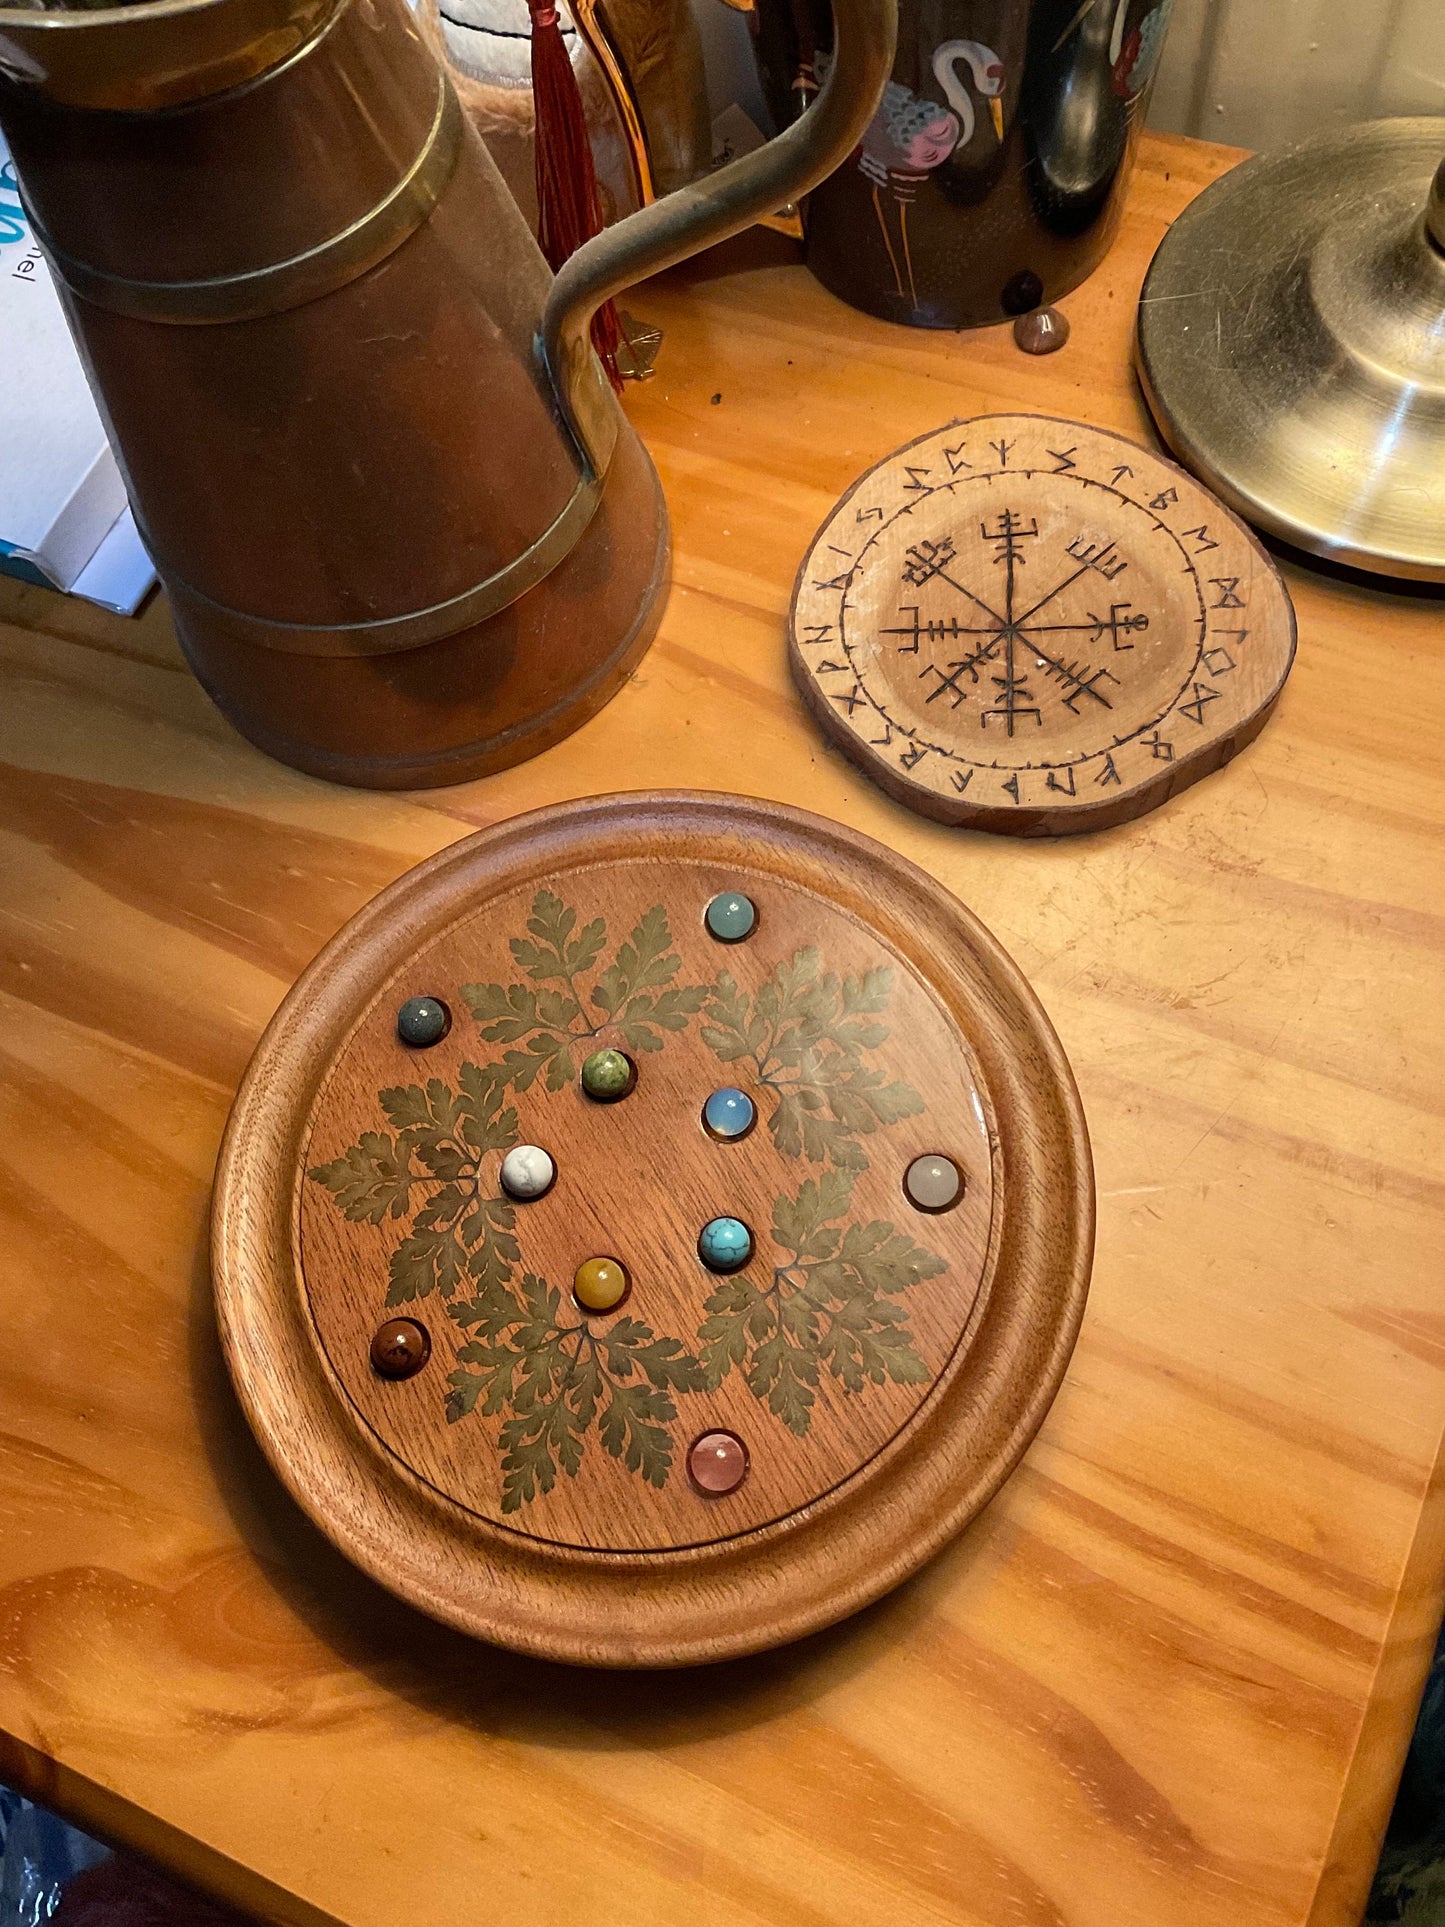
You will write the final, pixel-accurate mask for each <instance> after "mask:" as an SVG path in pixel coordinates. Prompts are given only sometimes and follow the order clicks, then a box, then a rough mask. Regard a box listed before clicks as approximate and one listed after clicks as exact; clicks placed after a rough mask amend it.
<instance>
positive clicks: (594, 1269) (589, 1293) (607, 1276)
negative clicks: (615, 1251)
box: [572, 1258, 631, 1311]
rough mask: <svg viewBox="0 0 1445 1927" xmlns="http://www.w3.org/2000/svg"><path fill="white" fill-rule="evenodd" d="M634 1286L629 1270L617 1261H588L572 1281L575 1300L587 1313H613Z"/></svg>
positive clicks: (590, 1259)
mask: <svg viewBox="0 0 1445 1927" xmlns="http://www.w3.org/2000/svg"><path fill="white" fill-rule="evenodd" d="M630 1283H631V1280H630V1279H629V1278H628V1276H627V1268H626V1266H624V1265H620V1264H619V1263H618V1262H617V1260H616V1259H615V1258H586V1259H584V1260H583V1262H582V1263H581V1264H580V1265H578V1267H577V1271H576V1274H575V1276H574V1277H573V1279H572V1296H573V1297H574V1298H575V1299H576V1300H577V1303H578V1304H579V1305H580V1306H581V1307H582V1309H583V1311H613V1310H615V1309H616V1307H617V1306H618V1305H620V1304H621V1303H622V1301H623V1299H624V1298H625V1297H626V1296H627V1290H628V1286H629V1285H630Z"/></svg>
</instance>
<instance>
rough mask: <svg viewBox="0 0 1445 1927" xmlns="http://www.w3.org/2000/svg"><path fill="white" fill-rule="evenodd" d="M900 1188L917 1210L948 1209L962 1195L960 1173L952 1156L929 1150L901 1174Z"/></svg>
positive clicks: (950, 1208)
mask: <svg viewBox="0 0 1445 1927" xmlns="http://www.w3.org/2000/svg"><path fill="white" fill-rule="evenodd" d="M903 1191H904V1195H905V1196H906V1197H907V1199H908V1202H909V1203H910V1204H911V1205H912V1206H913V1207H914V1209H915V1210H918V1211H951V1210H952V1209H953V1207H954V1205H956V1204H957V1203H958V1201H959V1199H960V1198H961V1197H962V1196H963V1173H962V1171H960V1170H959V1168H958V1166H957V1165H956V1164H955V1163H954V1161H953V1159H952V1158H948V1157H944V1156H943V1154H942V1153H941V1152H938V1151H930V1152H929V1153H928V1154H927V1156H925V1157H921V1158H915V1159H914V1160H913V1162H912V1164H910V1165H909V1167H908V1169H907V1170H906V1171H905V1172H904V1173H903Z"/></svg>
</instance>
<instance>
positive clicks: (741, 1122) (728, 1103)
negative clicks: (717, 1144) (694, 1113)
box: [702, 1084, 758, 1138]
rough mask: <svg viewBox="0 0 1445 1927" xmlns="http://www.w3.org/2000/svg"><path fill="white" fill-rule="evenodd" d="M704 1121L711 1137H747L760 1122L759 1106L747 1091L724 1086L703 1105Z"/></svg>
mask: <svg viewBox="0 0 1445 1927" xmlns="http://www.w3.org/2000/svg"><path fill="white" fill-rule="evenodd" d="M702 1121H703V1125H704V1128H705V1129H706V1130H707V1132H708V1135H709V1136H710V1137H717V1138H739V1137H746V1136H747V1134H748V1132H749V1131H750V1130H751V1129H752V1128H753V1126H754V1124H756V1123H757V1121H758V1112H757V1106H756V1105H755V1104H754V1103H753V1100H752V1099H751V1098H750V1097H749V1096H748V1094H747V1092H746V1091H740V1090H738V1089H736V1088H735V1087H734V1086H733V1085H731V1084H724V1085H723V1086H722V1088H721V1089H720V1090H716V1091H714V1092H713V1094H712V1096H711V1097H710V1098H709V1099H708V1101H707V1103H706V1104H704V1105H703V1107H702Z"/></svg>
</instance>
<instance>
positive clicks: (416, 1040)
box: [396, 997, 452, 1050]
mask: <svg viewBox="0 0 1445 1927" xmlns="http://www.w3.org/2000/svg"><path fill="white" fill-rule="evenodd" d="M451 1027H452V1014H451V1012H450V1011H449V1010H448V1009H447V1007H446V1005H445V1004H444V1003H443V1002H442V1000H441V998H440V997H408V998H407V1000H406V1002H405V1003H404V1004H403V1005H402V1007H401V1009H400V1010H399V1011H398V1012H397V1013H396V1034H397V1036H398V1037H399V1038H400V1039H401V1041H402V1043H403V1044H405V1045H407V1047H408V1048H409V1049H411V1050H426V1049H427V1048H428V1047H429V1046H430V1045H432V1044H439V1043H440V1042H441V1041H442V1039H443V1038H444V1037H445V1036H446V1034H447V1032H448V1031H449V1030H450V1029H451Z"/></svg>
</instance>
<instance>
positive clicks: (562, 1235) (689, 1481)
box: [213, 793, 1093, 1666]
mask: <svg viewBox="0 0 1445 1927" xmlns="http://www.w3.org/2000/svg"><path fill="white" fill-rule="evenodd" d="M1092 1234H1093V1180H1092V1171H1091V1166H1090V1160H1089V1151H1088V1142H1087V1138H1086V1135H1085V1130H1084V1123H1083V1117H1082V1114H1081V1112H1080V1108H1079V1101H1078V1097H1077V1094H1076V1092H1075V1090H1074V1086H1073V1081H1072V1078H1071V1077H1070V1074H1069V1069H1068V1065H1067V1063H1066V1062H1065V1060H1064V1057H1063V1053H1062V1051H1061V1049H1060V1047H1059V1044H1058V1040H1057V1039H1056V1038H1055V1036H1054V1034H1053V1032H1052V1030H1051V1029H1050V1028H1049V1025H1048V1021H1047V1019H1046V1018H1045V1017H1044V1015H1043V1013H1042V1012H1041V1010H1040V1009H1039V1006H1038V1004H1037V1002H1036V1001H1035V999H1034V997H1033V994H1032V993H1031V991H1030V990H1029V988H1028V986H1027V984H1026V983H1025V982H1024V980H1023V978H1022V977H1021V976H1020V975H1019V973H1018V971H1017V970H1016V968H1015V967H1014V965H1013V964H1012V963H1011V962H1010V961H1009V959H1008V958H1007V957H1006V956H1005V955H1004V953H1003V952H1002V951H1001V950H1000V949H999V947H998V945H997V944H996V943H995V942H994V941H993V939H992V938H991V937H990V936H989V935H988V933H987V932H986V931H985V930H984V929H983V928H982V927H981V925H980V924H979V923H978V922H977V921H976V920H975V919H974V917H972V916H971V915H970V913H969V912H968V911H967V910H965V909H964V908H963V907H962V906H961V905H960V904H959V903H958V902H956V901H955V899H954V898H952V897H951V896H950V895H949V894H948V893H947V892H946V891H945V890H943V889H942V888H941V887H940V886H939V885H938V884H936V883H934V882H933V881H932V880H931V879H930V878H928V877H927V876H925V875H924V874H923V873H922V872H921V871H919V870H917V869H915V868H914V867H913V866H912V865H911V864H908V863H906V862H905V861H903V859H902V858H900V857H898V856H895V855H894V854H892V852H890V851H888V850H886V849H884V848H882V847H881V846H879V845H877V844H874V843H871V842H869V841H868V840H866V839H865V838H862V837H860V836H857V835H854V834H852V833H851V832H849V831H846V830H843V829H841V828H839V827H838V826H837V825H836V824H832V823H826V822H823V821H822V820H820V819H818V818H814V817H810V816H806V815H804V814H802V813H800V812H798V811H794V810H788V809H783V808H779V807H777V806H773V805H769V804H764V803H755V802H749V801H745V800H743V799H740V798H729V797H719V796H705V795H692V794H687V793H678V794H665V793H664V794H655V795H653V794H640V795H634V796H620V797H604V798H600V799H594V800H589V801H585V802H581V803H574V804H568V805H564V806H561V807H559V808H556V809H552V810H546V811H541V812H538V813H536V814H534V815H531V816H527V817H522V818H519V819H517V820H515V821H513V822H510V823H506V824H503V825H502V826H500V827H499V828H497V829H493V830H489V831H486V832H484V833H483V834H481V835H479V836H475V837H472V838H470V839H468V840H467V841H466V842H464V843H460V844H458V845H457V846H456V847H454V848H453V849H450V850H448V851H446V852H444V853H443V854H442V855H440V856H438V857H435V858H433V859H432V860H431V861H430V862H428V863H425V864H423V865H422V866H421V867H420V868H419V869H417V870H414V871H413V872H411V873H410V874H409V875H408V876H405V877H403V878H402V879H401V880H400V881H399V882H397V883H396V884H394V885H393V886H392V887H391V888H390V889H388V890H386V891H384V892H383V893H382V895H381V896H379V897H378V898H377V899H376V901H375V902H374V903H373V904H371V905H370V906H369V907H368V908H367V909H366V910H364V911H363V912H362V913H361V914H360V915H359V916H358V917H356V918H355V919H354V920H353V921H352V923H351V924H349V925H348V926H347V927H346V929H344V930H343V931H342V932H341V933H340V935H339V936H338V937H337V938H336V939H335V940H334V941H333V942H332V943H331V944H330V945H329V946H328V948H327V949H326V950H325V951H324V952H323V953H322V954H321V956H320V957H319V958H318V959H317V960H316V962H315V963H314V964H313V965H312V966H311V968H310V969H309V970H308V971H307V972H306V974H305V975H304V976H303V977H302V979H301V980H300V982H299V983H298V984H297V985H296V987H295V989H294V990H293V991H292V993H291V995H290V996H289V997H288V998H287V1000H286V1002H285V1003H284V1004H283V1005H282V1007H281V1009H280V1010H279V1011H278V1013H277V1015H276V1017H275V1019H274V1021H273V1023H272V1024H271V1026H270V1028H269V1029H268V1031H267V1033H266V1035H265V1037H264V1038H263V1039H262V1042H261V1044H260V1046H259V1048H258V1050H257V1052H256V1056H255V1058H254V1060H253V1062H252V1064H251V1067H250V1069H249V1071H248V1073H247V1075H246V1078H245V1080H244V1082H243V1084H242V1087H241V1090H240V1093H239V1095H238V1097H237V1099H236V1104H235V1108H234V1111H233V1113H232V1118H231V1123H230V1126H229V1129H228V1132H227V1137H226V1142H225V1145H224V1148H223V1151H222V1156H221V1162H220V1166H219V1171H218V1175H217V1182H216V1196H215V1218H214V1239H213V1252H214V1257H213V1264H214V1272H215V1284H216V1299H217V1307H218V1312H219V1317H220V1324H221V1332H222V1337H223V1340H224V1344H225V1348H226V1355H227V1359H228V1362H229V1364H230V1367H231V1371H232V1375H233V1377H234V1379H235V1383H236V1386H237V1389H238V1391H239V1393H240V1397H241V1400H242V1402H243V1404H244V1406H245V1409H246V1411H247V1414H248V1416H249V1418H250V1420H251V1423H252V1425H253V1426H254V1428H255V1430H256V1432H257V1434H258V1436H259V1438H260V1440H261V1442H262V1444H263V1446H264V1447H265V1449H266V1451H267V1453H268V1455H269V1456H270V1458H271V1461H272V1463H273V1464H274V1466H275V1467H276V1469H277V1471H278V1472H279V1473H280V1475H281V1477H282V1478H283V1479H284V1480H285V1482H286V1484H287V1485H288V1486H289V1487H290V1489H291V1491H292V1492H293V1493H294V1495H295V1496H296V1498H297V1499H298V1500H299V1501H300V1503H301V1504H302V1505H303V1506H304V1507H305V1508H306V1510H307V1511H308V1512H309V1513H310V1514H311V1516H312V1517H313V1518H314V1519H315V1520H316V1521H317V1523H318V1524H319V1525H320V1526H321V1527H322V1529H323V1530H324V1531H325V1532H327V1533H328V1534H329V1535H330V1536H331V1538H332V1539H333V1540H334V1541H335V1542H336V1544H337V1545H338V1546H340V1547H341V1549H342V1550H343V1551H344V1552H346V1553H347V1554H349V1555H350V1557H351V1558H353V1559H354V1560H355V1561H356V1562H357V1563H358V1564H359V1565H361V1566H363V1567H364V1568H365V1569H366V1570H367V1571H369V1572H370V1573H372V1574H373V1575H374V1576H375V1577H376V1578H378V1579H379V1580H381V1581H382V1583H384V1584H385V1585H388V1586H391V1587H393V1588H394V1589H395V1590H396V1591H397V1592H399V1593H401V1594H403V1595H404V1596H405V1597H406V1598H408V1599H410V1600H412V1601H414V1602H415V1603H416V1604H418V1605H420V1606H422V1607H423V1608H424V1609H425V1610H427V1611H429V1612H432V1613H435V1614H436V1615H437V1616H439V1617H440V1618H443V1619H445V1620H448V1621H450V1622H451V1623H453V1624H455V1625H457V1626H460V1627H463V1628H464V1629H466V1630H468V1631H470V1632H474V1633H478V1634H480V1635H482V1636H484V1637H486V1638H489V1639H494V1640H498V1641H500V1642H502V1643H504V1644H506V1645H510V1646H515V1647H519V1648H522V1649H524V1650H526V1651H530V1652H534V1653H539V1654H543V1655H546V1656H548V1657H551V1658H556V1659H564V1660H572V1661H579V1662H584V1663H588V1664H594V1665H612V1666H627V1665H679V1664H687V1663H691V1662H694V1661H699V1660H711V1659H719V1658H723V1657H725V1656H728V1655H732V1654H738V1653H743V1652H748V1651H752V1650H755V1649H757V1648H760V1647H765V1646H769V1645H774V1644H777V1643H779V1642H781V1641H784V1640H788V1639H792V1638H795V1637H797V1636H798V1635H800V1634H802V1633H805V1632H808V1631H810V1630H812V1629H814V1628H816V1627H819V1626H822V1625H825V1624H827V1623H829V1622H830V1621H832V1620H835V1619H838V1618H840V1617H842V1616H843V1615H844V1614H846V1613H849V1612H852V1611H854V1610H855V1609H856V1608H857V1607H859V1606H861V1605H863V1604H865V1603H866V1602H867V1601H868V1600H871V1599H873V1598H875V1597H877V1595H878V1594H880V1593H882V1592H884V1591H886V1590H887V1589H888V1588H889V1587H891V1586H893V1585H896V1584H897V1583H898V1582H899V1581H900V1580H901V1579H902V1578H904V1577H905V1576H906V1575H907V1574H908V1573H909V1572H911V1571H912V1570H913V1569H914V1568H915V1567H917V1566H918V1565H919V1564H921V1563H922V1562H923V1561H924V1560H925V1559H927V1558H928V1557H929V1556H930V1554H932V1553H933V1552H935V1551H936V1550H937V1549H938V1548H939V1547H940V1546H941V1545H942V1544H943V1543H944V1542H945V1541H946V1540H947V1539H948V1538H949V1537H951V1536H952V1535H953V1534H954V1533H956V1532H957V1531H958V1530H959V1528H960V1527H961V1526H962V1525H964V1524H965V1523H966V1521H967V1520H968V1519H969V1518H971V1517H972V1516H973V1514H974V1513H975V1512H976V1511H977V1510H978V1509H979V1507H980V1506H981V1505H982V1504H983V1503H984V1501H985V1500H986V1499H987V1498H988V1497H989V1496H990V1494H991V1493H992V1492H993V1491H994V1490H995V1489H996V1487H997V1486H998V1484H999V1483H1000V1481H1001V1480H1002V1479H1003V1478H1004V1477H1005V1475H1006V1474H1007V1472H1008V1471H1009V1469H1010V1468H1011V1467H1012V1466H1013V1464H1014V1463H1015V1461H1016V1460H1017V1459H1018V1457H1019V1455H1020V1454H1021V1452H1022V1451H1023V1449H1024V1446H1025V1444H1026V1443H1027V1441H1028V1439H1029V1438H1030V1436H1031V1435H1032V1433H1033V1431H1034V1429H1035V1428H1036V1427H1037V1425H1038V1424H1039V1422H1040V1420H1041V1419H1042V1417H1043V1414H1044V1412H1045V1411H1046V1409H1047V1407H1048V1404H1049V1401H1050V1400H1051V1398H1052V1397H1053V1394H1054V1391H1055V1389H1056V1388H1057V1386H1058V1383H1059V1379H1060V1377H1061V1376H1062V1373H1063V1370H1064V1366H1065V1364H1066V1362H1067V1359H1068V1355H1069V1352H1070V1349H1071V1347H1072V1344H1073V1340H1074V1334H1075V1331H1076V1329H1077V1326H1078V1322H1079V1318H1080V1316H1081V1314H1082V1309H1083V1300H1084V1292H1085V1287H1086V1282H1087V1277H1088V1270H1089V1263H1090V1256H1091V1249H1092Z"/></svg>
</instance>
